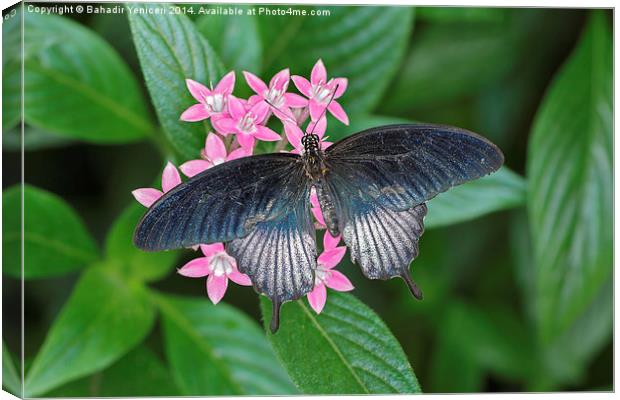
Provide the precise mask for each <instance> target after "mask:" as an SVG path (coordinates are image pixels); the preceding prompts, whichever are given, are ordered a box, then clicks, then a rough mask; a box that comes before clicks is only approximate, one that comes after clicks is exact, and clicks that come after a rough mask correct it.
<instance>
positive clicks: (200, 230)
mask: <svg viewBox="0 0 620 400" xmlns="http://www.w3.org/2000/svg"><path fill="white" fill-rule="evenodd" d="M302 144H303V148H304V151H303V152H302V154H301V155H297V154H291V153H272V154H263V155H254V156H249V157H244V158H240V159H236V160H232V161H229V162H226V163H223V164H220V165H217V166H215V167H213V168H211V169H208V170H206V171H204V172H202V173H200V174H198V175H196V176H194V177H192V178H191V179H189V180H188V181H186V182H184V183H182V184H180V185H178V186H177V187H175V188H174V189H172V190H171V191H169V192H168V193H166V194H165V195H164V196H163V197H161V198H160V199H159V200H158V201H157V202H156V203H154V204H153V205H152V206H151V207H150V208H149V210H148V211H147V212H146V214H145V215H144V217H143V218H142V219H141V220H140V222H139V223H138V225H137V228H136V231H135V234H134V243H135V245H136V246H137V247H139V248H140V249H143V250H146V251H159V250H168V249H177V248H187V247H191V246H195V245H197V244H201V243H214V242H226V243H227V244H226V250H227V252H228V253H229V254H230V255H232V256H233V257H234V258H235V259H236V260H237V266H238V268H239V271H241V272H242V273H245V274H247V275H248V276H249V277H250V278H251V280H252V284H253V286H254V288H255V290H256V291H257V292H258V293H261V294H263V295H265V296H267V297H268V298H270V299H271V301H272V302H273V313H272V320H271V325H270V327H271V331H272V332H275V331H277V329H278V326H279V311H280V307H281V305H282V303H283V302H286V301H290V300H295V299H298V298H300V297H302V296H304V295H305V294H307V293H308V292H310V291H311V290H312V289H313V287H314V282H315V270H316V268H317V251H316V240H315V227H314V225H313V223H312V221H311V218H310V200H309V198H310V192H311V189H312V188H314V189H315V190H316V193H317V196H318V199H319V204H320V207H321V210H322V212H323V216H324V219H325V223H326V226H327V229H328V231H329V232H330V234H331V235H332V236H338V235H342V238H343V240H344V243H345V244H346V245H347V247H348V249H349V251H350V255H351V259H352V261H353V262H354V263H356V264H358V265H359V267H360V268H361V271H362V273H363V274H364V276H366V277H367V278H370V279H389V278H393V277H401V278H402V279H403V280H404V281H405V282H406V284H407V286H408V287H409V289H410V291H411V293H412V294H413V296H415V297H416V298H418V299H421V298H422V292H421V291H420V289H419V288H418V286H417V285H416V283H415V282H414V281H413V279H412V278H411V275H410V272H409V264H410V263H411V261H412V260H413V259H414V258H416V257H417V255H418V251H419V250H418V242H419V240H420V236H421V235H422V233H423V232H424V217H425V215H426V213H427V207H426V202H427V201H428V200H430V199H432V198H433V197H435V196H436V195H437V194H439V193H441V192H444V191H446V190H447V189H449V188H451V187H453V186H455V185H459V184H462V183H464V182H467V181H470V180H473V179H477V178H480V177H483V176H485V175H487V174H490V173H492V172H494V171H496V170H497V169H498V168H499V167H500V166H501V165H502V164H503V162H504V156H503V154H502V152H501V150H500V149H499V148H498V147H497V146H495V145H494V144H493V143H491V142H490V141H489V140H487V139H485V138H483V137H482V136H479V135H477V134H475V133H472V132H469V131H466V130H464V129H460V128H455V127H449V126H440V125H430V124H401V125H387V126H380V127H375V128H371V129H368V130H365V131H362V132H359V133H356V134H353V135H351V136H348V137H346V138H344V139H342V140H340V141H338V142H336V143H335V144H334V145H332V146H330V147H328V148H327V149H325V150H321V146H320V139H319V137H318V136H317V135H315V134H312V133H310V134H306V135H305V136H303V138H302Z"/></svg>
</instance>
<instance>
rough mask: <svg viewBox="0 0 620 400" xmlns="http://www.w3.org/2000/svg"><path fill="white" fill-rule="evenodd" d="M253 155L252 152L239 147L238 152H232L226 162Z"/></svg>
mask: <svg viewBox="0 0 620 400" xmlns="http://www.w3.org/2000/svg"><path fill="white" fill-rule="evenodd" d="M251 154H252V151H251V150H250V151H248V149H245V148H243V147H239V148H238V149H237V150H233V151H231V152H230V154H229V155H228V157H226V161H231V160H236V159H237V158H243V157H247V156H249V155H251Z"/></svg>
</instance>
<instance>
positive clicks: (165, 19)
mask: <svg viewBox="0 0 620 400" xmlns="http://www.w3.org/2000/svg"><path fill="white" fill-rule="evenodd" d="M165 7H166V5H165V4H161V3H158V4H144V3H140V4H136V5H134V4H129V5H127V10H128V13H129V24H130V26H131V32H132V35H133V40H134V44H135V46H136V50H137V51H138V58H139V59H140V65H141V67H142V73H143V74H144V79H145V80H146V86H147V87H148V90H149V93H150V94H151V100H152V101H153V105H155V110H156V111H157V116H158V117H159V121H160V123H161V125H162V126H163V128H164V133H165V134H166V136H167V138H168V140H169V141H170V143H171V144H172V145H173V146H174V148H175V150H176V151H177V152H178V153H179V155H180V156H181V158H182V159H191V158H198V156H199V154H200V149H201V148H202V146H204V140H205V129H204V125H203V124H202V123H200V122H183V121H179V117H180V116H181V113H182V112H183V111H184V110H185V109H186V108H187V107H189V106H191V105H192V104H194V103H196V100H194V98H193V97H192V96H191V95H190V93H189V91H188V90H187V87H186V85H185V79H187V78H190V79H193V80H195V81H198V82H202V83H204V84H207V85H208V84H209V82H213V83H214V84H215V82H217V81H218V80H219V79H220V78H221V77H222V76H223V74H224V68H223V66H222V63H221V61H220V59H219V57H218V56H217V54H216V53H215V51H214V50H213V48H212V47H211V46H210V45H209V42H207V40H206V39H205V38H204V37H203V36H202V35H201V34H200V33H199V32H198V31H197V30H196V28H195V27H194V24H193V23H192V22H191V21H190V20H189V18H187V17H186V16H184V15H171V14H166V15H163V14H148V13H136V12H132V11H131V10H132V9H134V8H139V9H143V10H151V11H152V10H154V9H162V8H165Z"/></svg>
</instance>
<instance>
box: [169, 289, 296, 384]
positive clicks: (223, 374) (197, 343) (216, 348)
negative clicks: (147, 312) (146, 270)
mask: <svg viewBox="0 0 620 400" xmlns="http://www.w3.org/2000/svg"><path fill="white" fill-rule="evenodd" d="M157 302H158V304H159V306H160V310H161V312H162V315H163V325H164V336H165V343H166V354H167V356H168V360H169V362H170V364H171V365H172V370H173V375H174V378H175V380H176V382H177V385H178V386H179V388H180V389H181V391H182V392H183V394H184V395H192V396H207V395H249V394H252V395H278V394H291V393H295V387H294V386H293V384H292V383H291V382H290V380H289V379H288V377H287V376H286V373H285V372H284V371H283V370H282V367H280V365H279V364H278V362H277V361H276V359H275V356H274V354H273V351H272V350H271V348H270V347H269V344H268V343H267V340H265V337H264V335H263V333H262V332H261V330H260V328H259V327H258V326H257V325H256V323H254V322H253V321H252V320H250V319H249V318H248V317H247V316H245V315H244V314H242V313H241V312H239V311H238V310H236V309H235V308H233V307H231V306H228V305H226V304H218V305H217V306H213V305H212V304H210V303H209V301H208V300H207V299H206V297H205V298H199V299H197V298H180V297H164V296H157Z"/></svg>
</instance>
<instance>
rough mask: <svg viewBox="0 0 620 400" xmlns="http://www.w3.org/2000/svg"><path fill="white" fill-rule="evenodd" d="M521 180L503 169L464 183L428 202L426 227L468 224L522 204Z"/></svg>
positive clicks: (523, 188) (522, 182) (523, 201)
mask: <svg viewBox="0 0 620 400" xmlns="http://www.w3.org/2000/svg"><path fill="white" fill-rule="evenodd" d="M525 186H526V182H525V180H524V179H523V178H522V177H520V176H519V175H517V174H515V173H514V172H512V171H511V170H509V169H508V168H506V167H502V168H501V169H500V170H499V171H497V172H494V173H493V174H491V175H489V176H485V177H484V178H481V179H477V180H475V181H472V182H467V183H465V184H463V185H460V186H457V187H454V188H452V189H450V190H448V191H447V192H445V193H441V194H439V195H438V196H437V197H435V198H434V199H432V200H430V201H429V202H428V215H427V217H426V218H425V220H424V225H425V226H426V227H427V228H436V227H440V226H445V225H452V224H456V223H459V222H464V221H468V220H471V219H474V218H477V217H480V216H483V215H486V214H490V213H492V212H495V211H500V210H506V209H510V208H515V207H519V206H522V205H524V204H525Z"/></svg>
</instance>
